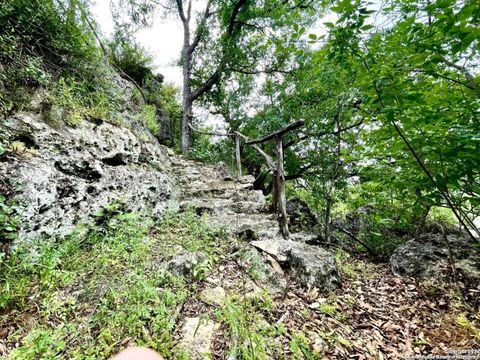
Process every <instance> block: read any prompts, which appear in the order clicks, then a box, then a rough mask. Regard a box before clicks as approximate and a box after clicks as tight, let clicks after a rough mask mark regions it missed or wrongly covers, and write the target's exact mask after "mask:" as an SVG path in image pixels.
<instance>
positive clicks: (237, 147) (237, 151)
mask: <svg viewBox="0 0 480 360" xmlns="http://www.w3.org/2000/svg"><path fill="white" fill-rule="evenodd" d="M235 160H236V161H237V177H240V176H242V162H241V158H240V136H238V135H235Z"/></svg>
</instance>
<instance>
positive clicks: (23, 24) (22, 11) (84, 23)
mask: <svg viewBox="0 0 480 360" xmlns="http://www.w3.org/2000/svg"><path fill="white" fill-rule="evenodd" d="M0 28H1V29H3V30H2V33H1V34H0V114H1V115H3V116H6V115H9V114H12V113H14V112H16V111H21V110H27V111H28V110H34V111H36V112H40V111H41V112H42V114H43V115H44V118H45V120H46V121H47V122H48V123H49V124H51V125H53V126H59V125H62V124H67V125H69V126H77V125H79V124H80V123H81V122H82V121H86V120H87V121H88V120H103V121H107V122H110V123H113V124H122V125H129V121H127V122H125V121H124V119H125V114H124V113H125V112H126V111H127V112H131V114H130V113H128V114H127V116H128V117H129V118H130V122H137V123H140V124H142V125H144V126H145V127H146V128H147V129H148V130H149V131H150V132H151V133H152V134H153V135H157V134H158V133H159V131H160V124H159V122H158V119H157V109H162V110H163V111H164V113H165V114H166V115H167V116H169V117H170V118H171V121H172V123H176V122H178V119H179V117H180V106H179V105H178V102H177V100H176V93H177V91H178V90H177V89H176V88H175V87H173V86H171V85H168V84H167V85H164V84H163V76H162V75H160V74H156V73H155V68H154V66H153V63H152V58H151V56H149V55H148V54H147V52H146V51H145V50H144V49H143V48H142V47H140V46H138V45H137V44H136V43H135V41H133V40H131V39H128V38H127V39H124V38H114V39H113V40H112V41H108V40H105V39H103V40H100V38H99V33H98V29H97V26H96V24H95V22H94V21H93V20H92V17H91V15H90V13H89V9H88V6H87V5H85V4H84V3H83V2H81V1H72V2H63V1H54V0H34V1H27V0H20V1H17V0H7V1H6V2H5V3H4V4H2V6H1V7H0ZM99 41H101V43H99ZM104 43H105V44H108V45H105V44H104ZM119 76H121V77H123V78H124V80H125V81H126V82H127V83H130V85H129V86H131V87H132V88H133V89H134V90H133V96H132V97H131V98H130V99H127V98H126V97H125V94H126V93H128V91H127V92H126V91H125V90H126V89H124V87H125V83H122V82H121V81H120V79H119ZM38 94H40V95H39V96H40V98H41V99H40V100H41V101H40V104H38V103H37V104H34V102H32V99H33V98H35V96H37V95H38ZM125 100H126V101H128V102H129V104H128V105H126V104H125ZM168 136H169V137H170V138H171V141H172V143H174V142H175V141H174V139H172V136H173V132H170V133H169V134H168Z"/></svg>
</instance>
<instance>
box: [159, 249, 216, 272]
mask: <svg viewBox="0 0 480 360" xmlns="http://www.w3.org/2000/svg"><path fill="white" fill-rule="evenodd" d="M206 258H207V257H206V256H205V254H204V253H202V252H196V253H184V254H180V255H177V256H175V257H174V258H173V259H172V260H170V261H169V262H168V263H167V270H168V271H170V272H171V273H173V274H175V275H183V276H188V275H190V274H191V273H192V272H193V269H194V268H195V267H196V266H197V265H199V264H200V263H201V262H203V261H205V259H206Z"/></svg>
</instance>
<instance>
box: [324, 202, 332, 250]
mask: <svg viewBox="0 0 480 360" xmlns="http://www.w3.org/2000/svg"><path fill="white" fill-rule="evenodd" d="M331 213H332V200H331V198H330V197H328V198H327V203H326V206H325V228H324V237H325V243H326V244H330V218H331Z"/></svg>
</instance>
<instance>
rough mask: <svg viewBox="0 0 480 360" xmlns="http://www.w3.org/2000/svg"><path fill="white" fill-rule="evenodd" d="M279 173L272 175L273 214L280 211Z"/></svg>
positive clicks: (275, 172)
mask: <svg viewBox="0 0 480 360" xmlns="http://www.w3.org/2000/svg"><path fill="white" fill-rule="evenodd" d="M277 178H278V171H276V170H275V171H274V172H273V173H272V212H274V213H276V212H277V210H278V185H277Z"/></svg>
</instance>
